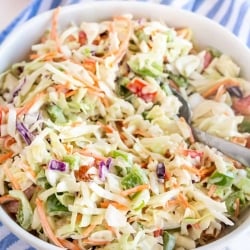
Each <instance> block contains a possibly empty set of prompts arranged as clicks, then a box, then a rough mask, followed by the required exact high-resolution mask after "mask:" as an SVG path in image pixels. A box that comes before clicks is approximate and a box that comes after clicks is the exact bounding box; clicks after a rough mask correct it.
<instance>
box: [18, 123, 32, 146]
mask: <svg viewBox="0 0 250 250" xmlns="http://www.w3.org/2000/svg"><path fill="white" fill-rule="evenodd" d="M16 128H17V130H18V132H19V133H20V135H21V136H22V137H23V139H24V140H25V142H26V143H27V144H28V145H29V144H31V142H32V139H33V137H34V136H33V135H32V133H31V132H30V131H29V130H28V129H27V128H26V127H25V125H24V124H23V123H22V122H17V124H16Z"/></svg>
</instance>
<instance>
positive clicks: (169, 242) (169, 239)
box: [162, 230, 175, 250]
mask: <svg viewBox="0 0 250 250" xmlns="http://www.w3.org/2000/svg"><path fill="white" fill-rule="evenodd" d="M162 237H163V249H164V250H173V249H174V248H175V237H174V236H173V235H171V234H170V233H168V231H166V230H164V232H163V236H162Z"/></svg>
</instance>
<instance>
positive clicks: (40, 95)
mask: <svg viewBox="0 0 250 250" xmlns="http://www.w3.org/2000/svg"><path fill="white" fill-rule="evenodd" d="M44 96H45V92H44V91H42V92H40V93H38V94H37V95H35V96H34V97H33V98H32V99H31V100H30V101H29V102H27V103H26V104H25V105H24V106H23V107H22V108H20V109H19V110H18V111H17V115H18V116H21V115H24V114H26V113H27V112H28V111H29V110H30V109H31V108H32V106H33V105H34V104H35V103H36V102H37V101H38V100H39V99H41V98H43V97H44Z"/></svg>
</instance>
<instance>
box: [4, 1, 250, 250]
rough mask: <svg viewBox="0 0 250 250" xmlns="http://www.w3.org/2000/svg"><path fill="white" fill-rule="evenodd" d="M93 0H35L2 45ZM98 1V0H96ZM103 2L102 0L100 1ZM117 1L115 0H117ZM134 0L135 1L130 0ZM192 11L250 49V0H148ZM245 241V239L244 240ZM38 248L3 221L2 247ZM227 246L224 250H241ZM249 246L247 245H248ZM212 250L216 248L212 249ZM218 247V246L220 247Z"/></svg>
mask: <svg viewBox="0 0 250 250" xmlns="http://www.w3.org/2000/svg"><path fill="white" fill-rule="evenodd" d="M91 1H93V0H46V1H43V0H32V1H31V2H30V4H29V5H28V6H27V7H26V8H25V9H24V10H23V11H22V12H21V13H20V14H19V15H18V16H17V17H16V18H15V19H14V20H13V21H12V22H11V23H10V24H9V25H8V26H7V27H6V28H5V29H4V30H2V31H0V44H1V43H2V42H3V41H4V39H5V38H6V37H7V36H8V35H9V34H10V33H11V32H13V31H14V30H15V29H16V28H17V27H19V26H20V25H21V24H22V23H24V22H25V21H27V20H29V19H30V18H32V17H34V16H36V15H38V14H39V13H42V12H44V11H46V10H49V9H53V8H56V7H57V6H64V5H69V4H76V3H79V2H82V3H86V2H91ZM96 1H97V0H96ZM99 1H101V0H99ZM113 1H114V0H113ZM130 1H131V0H130ZM148 1H149V2H157V3H162V4H166V5H170V6H174V7H177V8H181V9H186V10H189V11H192V12H196V13H199V14H201V15H204V16H207V17H208V18H210V19H213V20H215V21H216V22H218V23H220V24H221V25H222V26H224V27H226V28H227V29H229V30H230V31H231V32H233V33H234V34H235V35H236V36H238V37H239V38H240V40H241V41H242V42H243V43H244V44H246V45H247V46H248V47H249V48H250V0H237V1H236V0H148ZM241 243H243V242H241ZM17 249H18V250H35V249H34V248H33V247H31V246H29V245H28V244H27V243H25V242H23V241H22V240H20V239H18V238H17V237H16V236H15V235H14V234H12V233H11V232H10V231H9V230H8V229H7V228H6V227H5V226H4V225H3V224H2V223H1V222H0V250H17ZM237 249H239V248H238V247H236V248H231V247H226V246H225V248H224V249H220V250H237ZM241 249H243V248H241ZM244 249H247V248H244ZM249 249H250V248H249ZM211 250H212V249H211ZM216 250H217V249H216Z"/></svg>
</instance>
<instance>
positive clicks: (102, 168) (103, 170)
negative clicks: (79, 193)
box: [99, 158, 112, 181]
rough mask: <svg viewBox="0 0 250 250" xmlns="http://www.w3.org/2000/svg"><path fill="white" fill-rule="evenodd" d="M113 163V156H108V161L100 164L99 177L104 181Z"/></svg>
mask: <svg viewBox="0 0 250 250" xmlns="http://www.w3.org/2000/svg"><path fill="white" fill-rule="evenodd" d="M111 163H112V158H108V159H107V161H106V162H104V161H101V162H100V164H99V178H100V179H101V180H102V181H104V180H105V177H106V174H107V173H108V171H109V169H110V166H111Z"/></svg>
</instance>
